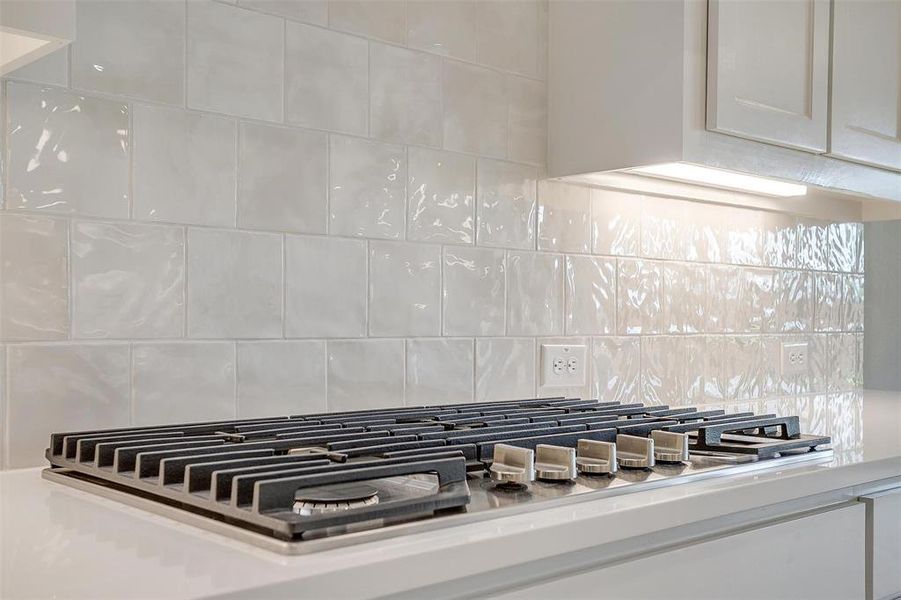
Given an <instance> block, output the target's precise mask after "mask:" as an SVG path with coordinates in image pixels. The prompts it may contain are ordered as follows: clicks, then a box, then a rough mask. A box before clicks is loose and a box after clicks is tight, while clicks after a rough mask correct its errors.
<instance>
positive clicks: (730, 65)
mask: <svg viewBox="0 0 901 600" xmlns="http://www.w3.org/2000/svg"><path fill="white" fill-rule="evenodd" d="M709 11H710V12H709V16H708V27H709V31H708V41H707V53H708V54H707V94H708V98H707V127H708V128H709V129H710V130H712V131H719V132H722V133H728V134H731V135H737V136H741V137H745V138H749V139H752V140H759V141H763V142H768V143H772V144H778V145H781V146H787V147H789V148H798V149H800V150H806V151H809V152H818V153H820V152H825V151H826V130H827V127H828V119H827V112H828V91H829V0H770V1H748V0H711V2H710V6H709ZM895 64H896V69H897V63H895Z"/></svg>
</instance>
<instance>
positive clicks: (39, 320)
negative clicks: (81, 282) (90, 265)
mask: <svg viewBox="0 0 901 600" xmlns="http://www.w3.org/2000/svg"><path fill="white" fill-rule="evenodd" d="M68 254H69V233H68V225H67V223H66V221H65V220H63V219H55V218H48V217H44V216H38V215H33V216H32V215H16V214H10V213H6V214H2V215H0V339H4V340H10V341H13V340H57V339H65V338H66V337H67V336H68V333H69V276H68V268H69V267H68ZM0 370H2V368H0Z"/></svg>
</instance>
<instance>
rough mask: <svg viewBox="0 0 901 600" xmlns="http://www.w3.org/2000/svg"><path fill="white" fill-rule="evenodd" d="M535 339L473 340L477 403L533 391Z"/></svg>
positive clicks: (518, 396)
mask: <svg viewBox="0 0 901 600" xmlns="http://www.w3.org/2000/svg"><path fill="white" fill-rule="evenodd" d="M535 357H536V350H535V340H534V339H525V338H480V339H476V398H475V399H476V402H483V401H489V400H515V399H517V398H529V397H533V395H534V394H535Z"/></svg>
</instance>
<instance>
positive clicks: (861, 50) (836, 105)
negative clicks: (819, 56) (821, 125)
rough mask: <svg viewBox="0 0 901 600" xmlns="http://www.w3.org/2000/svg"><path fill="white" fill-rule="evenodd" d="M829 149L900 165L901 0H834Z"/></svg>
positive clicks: (848, 156)
mask: <svg viewBox="0 0 901 600" xmlns="http://www.w3.org/2000/svg"><path fill="white" fill-rule="evenodd" d="M834 10H835V21H834V25H833V42H832V43H833V50H832V136H831V142H830V148H829V153H830V154H832V155H833V156H837V157H840V158H845V159H848V160H853V161H857V162H862V163H867V164H871V165H876V166H878V167H888V168H890V169H897V170H901V2H899V1H898V0H835V8H834Z"/></svg>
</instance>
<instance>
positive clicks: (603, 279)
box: [565, 256, 616, 335]
mask: <svg viewBox="0 0 901 600" xmlns="http://www.w3.org/2000/svg"><path fill="white" fill-rule="evenodd" d="M565 301H566V306H565V318H566V335H608V334H612V333H614V331H615V330H616V262H615V261H612V260H606V259H603V258H599V257H594V256H567V257H566V293H565Z"/></svg>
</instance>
